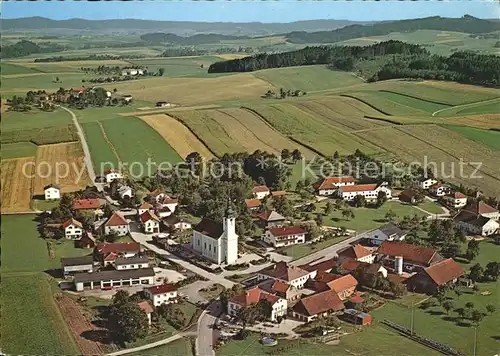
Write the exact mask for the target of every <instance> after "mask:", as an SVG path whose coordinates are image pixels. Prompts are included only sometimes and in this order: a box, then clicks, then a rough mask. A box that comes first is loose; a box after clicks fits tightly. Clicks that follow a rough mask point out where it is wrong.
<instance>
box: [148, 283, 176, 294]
mask: <svg viewBox="0 0 500 356" xmlns="http://www.w3.org/2000/svg"><path fill="white" fill-rule="evenodd" d="M147 290H148V291H149V292H150V293H151V294H153V295H156V294H163V293H169V292H175V291H176V290H177V287H176V286H175V284H161V285H159V286H154V287H149V288H147Z"/></svg>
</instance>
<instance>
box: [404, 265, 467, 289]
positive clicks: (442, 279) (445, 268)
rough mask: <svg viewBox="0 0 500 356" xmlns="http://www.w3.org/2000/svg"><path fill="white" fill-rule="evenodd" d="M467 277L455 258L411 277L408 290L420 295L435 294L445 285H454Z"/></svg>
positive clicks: (408, 281) (407, 283)
mask: <svg viewBox="0 0 500 356" xmlns="http://www.w3.org/2000/svg"><path fill="white" fill-rule="evenodd" d="M463 275H465V271H464V269H463V268H462V267H461V266H460V265H459V264H458V263H457V262H455V260H454V259H453V258H448V259H446V260H442V261H441V262H438V263H436V264H434V265H432V266H430V267H427V268H425V269H423V270H421V271H419V272H418V273H417V274H415V275H413V276H412V277H410V278H409V279H408V280H407V282H406V285H407V286H408V289H409V290H411V291H415V292H420V293H428V294H434V293H436V292H437V290H438V288H439V287H441V286H444V285H445V284H454V283H456V282H457V280H458V278H460V277H462V276H463Z"/></svg>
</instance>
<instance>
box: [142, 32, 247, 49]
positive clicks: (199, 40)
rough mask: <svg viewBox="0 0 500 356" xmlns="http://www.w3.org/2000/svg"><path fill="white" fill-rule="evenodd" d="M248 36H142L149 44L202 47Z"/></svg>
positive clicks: (169, 34)
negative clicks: (202, 45)
mask: <svg viewBox="0 0 500 356" xmlns="http://www.w3.org/2000/svg"><path fill="white" fill-rule="evenodd" d="M247 38H249V37H247V36H231V35H221V34H215V33H202V34H196V35H193V36H189V37H182V36H179V35H176V34H173V33H162V32H157V33H146V34H144V35H142V36H141V40H143V41H146V42H149V44H151V43H153V44H160V43H170V44H178V45H186V46H193V45H201V44H210V43H219V42H221V41H228V40H229V41H234V40H242V39H247Z"/></svg>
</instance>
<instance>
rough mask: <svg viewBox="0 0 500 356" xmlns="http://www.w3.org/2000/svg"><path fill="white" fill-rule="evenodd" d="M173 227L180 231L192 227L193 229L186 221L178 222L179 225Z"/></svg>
mask: <svg viewBox="0 0 500 356" xmlns="http://www.w3.org/2000/svg"><path fill="white" fill-rule="evenodd" d="M173 226H174V228H176V229H178V230H186V229H191V227H192V225H191V224H190V223H188V222H185V221H181V222H178V223H177V224H174V225H173Z"/></svg>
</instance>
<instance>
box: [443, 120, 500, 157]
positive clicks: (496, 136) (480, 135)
mask: <svg viewBox="0 0 500 356" xmlns="http://www.w3.org/2000/svg"><path fill="white" fill-rule="evenodd" d="M446 127H447V128H448V129H450V130H452V131H455V132H458V133H459V134H461V135H463V136H465V137H467V138H468V139H470V140H473V141H476V142H480V143H483V144H485V145H486V146H489V147H491V148H493V149H495V150H499V151H500V132H498V131H492V130H482V129H476V128H473V127H466V126H446Z"/></svg>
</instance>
